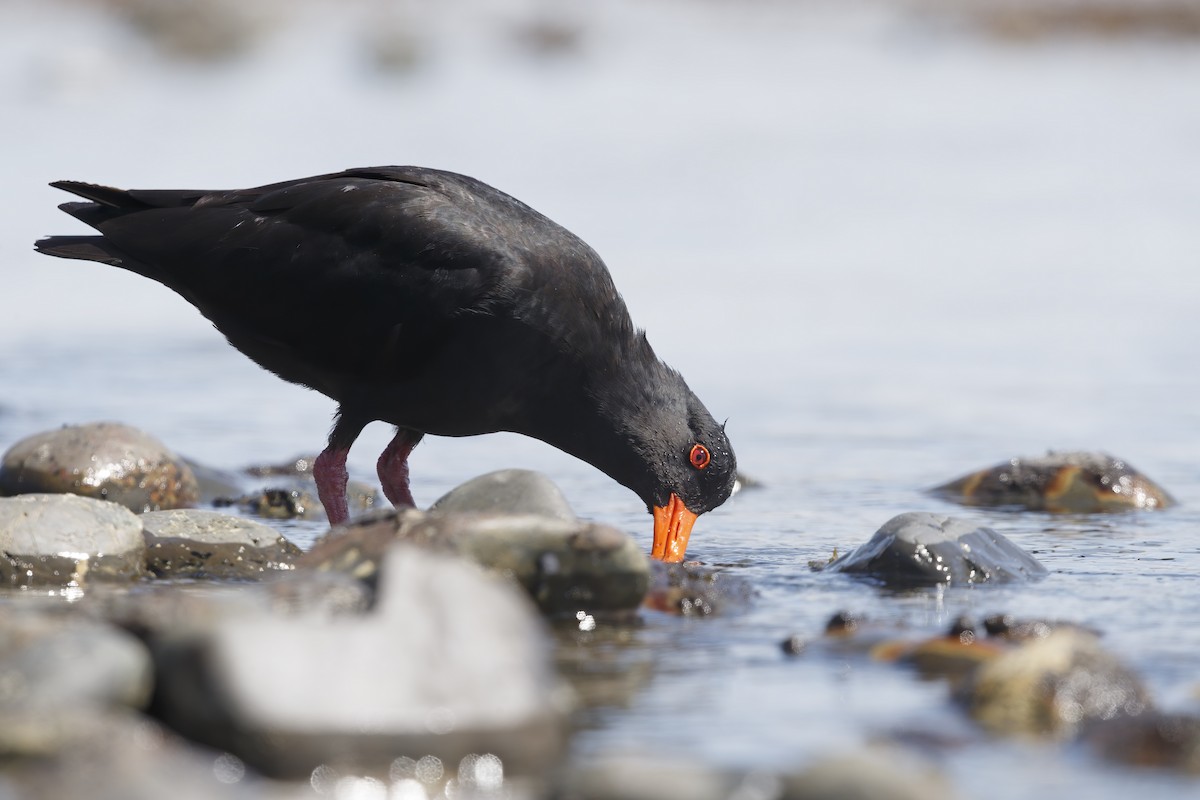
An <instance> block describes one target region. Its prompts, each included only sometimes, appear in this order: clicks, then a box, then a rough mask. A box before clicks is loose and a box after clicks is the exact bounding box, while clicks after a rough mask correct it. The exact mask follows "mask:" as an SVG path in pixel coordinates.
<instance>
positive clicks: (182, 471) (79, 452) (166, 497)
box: [0, 422, 200, 513]
mask: <svg viewBox="0 0 1200 800" xmlns="http://www.w3.org/2000/svg"><path fill="white" fill-rule="evenodd" d="M38 492H40V493H52V494H61V493H71V494H78V495H83V496H86V497H94V498H97V499H99V500H111V501H112V502H114V503H119V504H121V505H123V506H125V507H126V508H128V509H129V510H131V511H134V512H137V513H141V512H143V511H157V510H159V509H164V508H186V507H188V506H193V505H195V504H196V502H197V501H198V500H199V498H200V489H199V486H198V485H197V483H196V477H195V475H193V474H192V471H191V469H190V468H189V467H188V466H187V464H186V463H184V461H183V459H181V458H180V457H179V456H177V455H175V454H174V453H173V452H171V451H170V450H168V449H167V448H166V446H165V445H163V443H162V442H160V441H158V440H157V439H155V438H154V437H152V436H150V435H149V434H147V433H143V432H142V431H139V430H137V429H136V428H131V427H129V426H128V425H121V424H119V423H115V422H95V423H90V424H86V425H68V426H65V427H63V428H59V429H58V430H53V431H46V432H44V433H39V434H35V435H33V436H30V437H27V438H25V439H22V440H21V441H19V442H17V443H16V444H14V445H13V446H12V447H11V448H9V450H8V452H7V453H5V454H4V458H3V460H2V461H0V495H17V494H29V493H38Z"/></svg>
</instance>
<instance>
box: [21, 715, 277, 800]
mask: <svg viewBox="0 0 1200 800" xmlns="http://www.w3.org/2000/svg"><path fill="white" fill-rule="evenodd" d="M4 721H5V724H4V726H2V727H0V746H3V744H4V742H5V741H6V740H7V739H8V738H9V735H10V734H13V733H14V732H15V733H16V734H18V735H19V736H20V738H21V739H22V740H23V741H24V742H25V743H26V745H28V747H27V748H26V752H15V753H14V752H9V753H6V755H7V759H6V761H5V769H4V772H3V773H2V776H0V797H4V798H9V797H20V798H22V800H61V798H68V797H87V798H90V799H91V800H162V798H171V800H270V798H273V797H274V798H278V800H283V798H284V797H285V796H287V795H284V794H283V793H282V792H278V793H274V792H271V791H270V789H269V784H267V783H266V782H265V781H263V780H261V779H257V778H255V776H254V774H253V773H252V772H251V771H249V770H248V769H247V768H246V766H245V765H244V764H243V763H242V762H241V761H240V760H239V759H237V758H235V757H233V756H230V755H229V754H222V753H214V752H212V751H209V750H205V749H203V748H200V747H196V746H194V745H191V744H189V743H187V742H185V741H183V740H182V739H180V738H178V737H177V736H174V735H173V734H171V733H170V732H168V731H167V730H165V729H164V728H163V727H162V726H161V725H159V724H158V723H156V722H154V721H153V720H151V719H148V718H146V717H142V716H140V715H137V714H133V713H129V712H124V713H122V712H114V711H98V710H95V709H87V708H84V709H77V710H76V711H75V712H73V713H70V714H51V715H44V714H43V715H38V714H31V713H21V714H13V715H7V716H6V717H5V720H4ZM38 743H40V745H39V744H38ZM22 756H24V757H22ZM5 788H8V789H10V790H11V792H12V794H5V791H4V790H5ZM292 796H293V797H295V796H298V795H292Z"/></svg>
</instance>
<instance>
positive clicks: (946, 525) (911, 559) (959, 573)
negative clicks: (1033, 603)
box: [826, 512, 1046, 588]
mask: <svg viewBox="0 0 1200 800" xmlns="http://www.w3.org/2000/svg"><path fill="white" fill-rule="evenodd" d="M826 569H827V570H829V571H831V572H847V573H851V574H857V575H869V576H871V577H873V578H876V579H878V580H881V581H883V583H884V584H885V585H887V586H889V587H897V588H901V587H910V586H928V585H937V584H944V585H950V586H962V585H969V584H976V583H1002V582H1006V581H1014V580H1030V579H1033V578H1038V577H1041V576H1043V575H1045V574H1046V569H1045V567H1043V566H1042V565H1041V564H1040V563H1039V562H1038V561H1037V559H1035V558H1034V557H1033V556H1031V555H1030V554H1029V553H1026V552H1025V551H1024V550H1022V549H1021V548H1019V547H1017V546H1016V545H1015V544H1013V543H1012V542H1011V541H1009V540H1008V539H1006V538H1005V537H1004V536H1002V535H1000V534H999V533H996V532H995V531H993V530H992V529H991V528H984V527H980V526H978V525H976V524H975V523H973V522H970V521H968V520H962V519H956V518H954V517H944V516H941V515H938V514H928V513H925V512H911V513H907V514H900V515H899V516H896V517H893V518H892V519H890V520H888V522H886V523H884V525H883V527H881V528H880V529H879V530H878V531H877V532H876V533H875V535H874V536H872V537H871V539H870V541H868V542H867V543H866V544H864V545H862V546H860V547H859V548H858V549H856V550H854V551H853V552H851V553H847V554H846V555H844V556H842V557H841V558H838V559H836V560H835V561H833V562H832V563H831V564H830V565H829V566H828V567H826Z"/></svg>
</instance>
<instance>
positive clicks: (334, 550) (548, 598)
mask: <svg viewBox="0 0 1200 800" xmlns="http://www.w3.org/2000/svg"><path fill="white" fill-rule="evenodd" d="M397 541H402V542H407V543H410V544H413V545H417V546H419V547H422V548H424V549H427V550H433V551H440V552H446V553H456V554H460V555H462V556H464V557H466V558H468V559H470V560H472V561H474V562H475V563H477V564H479V565H481V566H483V567H485V568H487V569H488V570H490V571H492V572H495V573H498V574H500V575H503V576H505V577H507V578H510V579H512V580H515V581H516V582H517V583H519V584H520V585H521V586H522V587H524V588H525V590H526V591H527V592H528V593H529V595H530V597H532V598H533V599H534V601H535V602H536V603H537V604H538V606H539V607H540V608H541V609H542V610H543V611H544V612H546V613H548V614H561V613H569V614H574V613H575V612H577V611H580V610H585V611H588V612H601V611H628V610H632V609H635V608H637V607H638V605H639V604H640V603H641V602H642V598H643V597H644V596H645V595H646V588H647V585H648V583H649V570H650V567H649V564H648V559H647V558H646V554H645V553H644V552H643V551H642V549H641V547H639V546H638V544H637V543H636V542H634V541H633V539H632V538H630V537H629V536H628V535H627V534H625V533H622V532H620V531H618V530H616V529H614V528H609V527H606V526H603V525H594V524H590V523H586V522H580V521H565V520H561V519H553V518H549V517H540V516H532V515H524V516H522V515H515V514H474V513H441V512H422V511H417V510H416V509H404V510H399V511H393V512H390V513H385V514H378V515H374V516H371V517H365V518H363V519H361V520H356V521H353V522H351V523H349V524H348V525H344V526H340V527H338V528H335V529H334V530H332V531H330V533H329V534H327V535H326V536H325V537H324V538H323V539H321V540H320V541H318V542H317V543H316V545H314V546H313V548H312V549H311V550H310V551H309V552H308V553H306V554H304V555H303V556H302V557H301V558H299V559H297V561H296V567H297V568H298V569H318V570H337V571H341V572H345V573H347V574H350V575H354V576H355V577H357V578H359V579H361V580H366V581H370V580H372V579H373V576H374V575H375V573H376V572H377V570H378V564H379V559H380V558H381V557H382V555H383V554H384V553H385V552H386V551H387V549H388V548H389V547H390V546H391V545H392V543H393V542H397Z"/></svg>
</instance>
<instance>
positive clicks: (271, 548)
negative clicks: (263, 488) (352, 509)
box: [142, 509, 300, 578]
mask: <svg viewBox="0 0 1200 800" xmlns="http://www.w3.org/2000/svg"><path fill="white" fill-rule="evenodd" d="M142 525H143V527H144V536H145V540H146V568H147V569H148V570H149V571H150V572H152V573H154V574H155V575H157V576H158V577H160V578H161V577H183V576H190V577H197V576H202V577H207V578H255V577H261V576H262V575H263V574H265V573H267V572H270V571H275V570H279V569H289V568H290V566H291V562H292V560H293V559H294V558H295V557H296V556H298V555H299V554H300V548H299V547H297V546H296V545H294V544H292V543H291V542H289V541H288V540H287V539H285V538H283V537H282V536H280V535H279V534H278V533H277V532H276V531H275V530H274V529H273V528H269V527H267V526H266V525H263V524H262V523H261V522H255V521H254V520H249V519H244V518H242V517H234V516H230V515H228V514H221V513H219V512H216V511H203V510H199V509H173V510H170V511H151V512H148V513H146V514H143V515H142Z"/></svg>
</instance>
